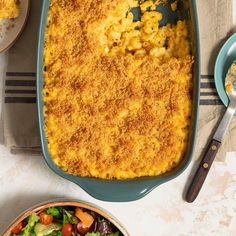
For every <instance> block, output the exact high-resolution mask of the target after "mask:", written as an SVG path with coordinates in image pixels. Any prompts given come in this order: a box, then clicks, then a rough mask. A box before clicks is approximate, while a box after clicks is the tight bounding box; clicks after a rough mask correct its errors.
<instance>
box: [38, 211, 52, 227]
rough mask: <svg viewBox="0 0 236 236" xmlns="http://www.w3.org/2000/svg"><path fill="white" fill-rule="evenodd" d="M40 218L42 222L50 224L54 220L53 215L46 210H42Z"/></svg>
mask: <svg viewBox="0 0 236 236" xmlns="http://www.w3.org/2000/svg"><path fill="white" fill-rule="evenodd" d="M39 218H40V223H42V224H44V225H49V224H51V223H52V222H53V216H52V215H48V214H46V213H45V212H41V213H40V214H39Z"/></svg>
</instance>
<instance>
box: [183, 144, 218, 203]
mask: <svg viewBox="0 0 236 236" xmlns="http://www.w3.org/2000/svg"><path fill="white" fill-rule="evenodd" d="M220 146H221V142H218V141H216V140H214V139H213V140H212V141H211V143H210V145H209V147H208V149H207V151H206V153H205V155H204V156H203V158H202V161H201V163H200V165H199V167H198V169H197V172H196V173H195V175H194V177H193V180H192V183H191V184H190V186H189V189H188V191H187V195H186V201H187V202H189V203H191V202H193V201H194V200H195V199H196V197H197V196H198V193H199V192H200V190H201V188H202V185H203V183H204V181H205V179H206V177H207V174H208V172H209V170H210V167H211V165H212V163H213V161H214V159H215V156H216V154H217V152H218V150H219V148H220Z"/></svg>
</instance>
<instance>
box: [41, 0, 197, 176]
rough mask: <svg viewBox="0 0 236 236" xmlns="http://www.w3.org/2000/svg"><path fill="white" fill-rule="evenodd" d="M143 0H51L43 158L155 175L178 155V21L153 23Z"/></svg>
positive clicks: (79, 170)
mask: <svg viewBox="0 0 236 236" xmlns="http://www.w3.org/2000/svg"><path fill="white" fill-rule="evenodd" d="M150 2H151V3H152V4H153V1H146V2H145V1H140V2H139V3H138V2H137V1H134V0H123V1H120V0H113V1H112V0H106V1H105V0H84V1H81V0H51V4H50V11H49V16H48V26H47V30H46V44H45V52H44V58H45V73H44V77H45V87H44V102H45V122H46V135H47V139H48V147H49V152H50V154H51V157H52V159H53V160H54V162H55V163H56V164H57V165H58V166H59V167H60V168H62V169H63V170H64V171H66V172H68V173H70V174H73V175H79V176H89V177H98V178H104V179H128V178H136V177H141V176H156V175H160V174H163V173H165V172H167V171H170V170H172V169H173V168H175V167H176V166H177V165H178V164H179V163H180V161H181V160H182V159H183V158H184V155H185V152H186V146H187V143H188V134H189V124H190V116H191V105H192V100H191V94H192V92H191V90H192V75H191V69H192V63H193V62H192V57H191V55H190V44H189V39H188V30H187V26H186V23H185V21H178V22H177V24H176V25H170V24H168V25H166V26H163V27H159V22H160V21H161V20H162V14H161V13H159V12H157V11H155V10H152V8H153V5H150V4H151V3H150ZM157 2H158V3H159V2H160V1H156V3H157ZM145 4H147V5H145ZM162 4H163V2H162ZM134 6H135V7H137V6H138V7H140V9H141V12H142V16H141V19H140V21H138V22H133V15H132V13H131V12H130V9H131V8H132V7H134ZM147 10H148V11H147Z"/></svg>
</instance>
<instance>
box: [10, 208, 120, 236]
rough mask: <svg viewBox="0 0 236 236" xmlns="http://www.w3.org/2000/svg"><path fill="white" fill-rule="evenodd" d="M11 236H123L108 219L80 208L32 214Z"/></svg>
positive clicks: (53, 209) (12, 231) (56, 209)
mask: <svg viewBox="0 0 236 236" xmlns="http://www.w3.org/2000/svg"><path fill="white" fill-rule="evenodd" d="M11 236H123V234H122V233H121V232H120V231H119V230H118V229H117V228H116V227H115V226H114V225H113V224H112V223H111V222H109V221H108V220H107V219H105V218H104V217H102V216H100V215H98V214H97V213H95V212H93V211H89V210H85V209H83V208H80V207H71V206H68V207H50V208H46V209H45V210H43V211H41V212H38V213H32V214H31V215H30V216H29V217H28V218H27V219H25V220H24V221H22V222H20V223H19V224H17V225H16V226H15V227H14V228H13V229H12V230H11Z"/></svg>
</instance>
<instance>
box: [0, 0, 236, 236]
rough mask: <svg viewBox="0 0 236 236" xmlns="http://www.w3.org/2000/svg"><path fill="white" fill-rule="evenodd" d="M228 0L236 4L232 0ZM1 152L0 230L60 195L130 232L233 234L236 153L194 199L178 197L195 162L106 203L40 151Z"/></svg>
mask: <svg viewBox="0 0 236 236" xmlns="http://www.w3.org/2000/svg"><path fill="white" fill-rule="evenodd" d="M233 1H234V4H235V8H234V9H236V0H233ZM234 12H235V14H234V15H235V16H234V18H235V25H236V10H234ZM0 63H1V56H0ZM0 153H1V154H0V235H1V234H2V232H3V230H4V228H5V227H6V226H7V225H8V224H10V223H11V221H12V220H13V219H14V218H15V217H16V216H17V215H18V214H20V213H21V212H22V211H24V210H25V209H27V208H28V207H31V206H32V205H34V204H37V203H40V202H42V201H45V200H51V199H55V198H62V197H63V198H74V199H80V200H85V201H88V202H92V203H94V204H97V205H98V206H100V207H103V208H105V209H107V210H108V211H109V212H110V213H111V214H113V215H114V216H115V217H116V218H118V219H119V220H120V222H121V223H122V224H123V225H124V226H125V228H126V229H127V230H128V231H129V233H130V235H132V236H151V235H153V236H172V235H174V236H202V235H204V236H211V235H212V236H235V235H236V154H235V153H227V156H226V161H225V162H224V163H223V162H215V163H214V165H213V167H212V170H211V172H210V173H209V177H208V178H207V180H206V183H205V185H204V188H203V189H202V191H201V193H200V197H199V198H198V199H197V200H196V201H195V202H194V203H193V204H189V203H186V202H185V201H184V200H183V192H184V189H185V186H186V183H187V182H188V179H189V176H190V173H191V172H192V169H193V168H194V165H195V163H194V162H192V163H191V165H190V166H189V167H188V169H187V170H186V171H185V172H184V173H183V174H182V175H181V176H179V177H178V178H176V179H175V180H173V181H171V182H168V183H166V184H164V185H161V186H159V187H157V188H156V189H155V190H154V191H152V192H151V193H150V194H149V195H147V196H146V197H144V198H143V199H141V200H138V201H135V202H129V203H108V202H102V201H98V200H96V199H94V198H92V197H91V196H89V195H88V194H87V193H85V192H84V191H83V190H82V189H81V188H80V187H78V186H77V185H75V184H73V183H71V182H69V181H67V180H64V179H62V178H61V177H59V176H57V175H56V174H54V173H53V172H52V171H51V170H50V169H49V168H48V167H47V165H46V163H45V161H44V159H43V157H41V156H24V155H12V154H11V153H10V152H9V150H8V149H7V148H5V147H4V146H2V145H0Z"/></svg>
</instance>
